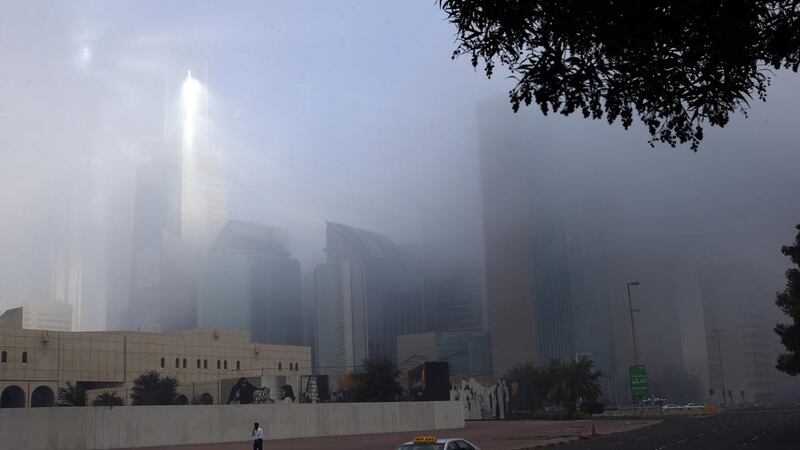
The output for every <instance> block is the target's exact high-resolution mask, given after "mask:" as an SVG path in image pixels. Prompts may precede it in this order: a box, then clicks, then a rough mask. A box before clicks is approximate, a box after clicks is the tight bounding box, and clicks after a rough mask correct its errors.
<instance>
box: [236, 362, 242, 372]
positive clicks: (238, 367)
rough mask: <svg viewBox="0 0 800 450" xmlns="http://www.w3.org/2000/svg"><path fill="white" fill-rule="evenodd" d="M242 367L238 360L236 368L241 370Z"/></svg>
mask: <svg viewBox="0 0 800 450" xmlns="http://www.w3.org/2000/svg"><path fill="white" fill-rule="evenodd" d="M240 368H241V367H240V366H239V361H236V370H239V369H240Z"/></svg>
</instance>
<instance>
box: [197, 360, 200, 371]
mask: <svg viewBox="0 0 800 450" xmlns="http://www.w3.org/2000/svg"><path fill="white" fill-rule="evenodd" d="M197 368H198V369H199V368H200V360H199V359H198V360H197Z"/></svg>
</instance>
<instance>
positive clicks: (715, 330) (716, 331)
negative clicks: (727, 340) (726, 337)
mask: <svg viewBox="0 0 800 450" xmlns="http://www.w3.org/2000/svg"><path fill="white" fill-rule="evenodd" d="M724 331H725V330H720V329H719V328H717V327H714V328H713V329H712V330H711V333H713V334H716V335H717V353H719V373H720V377H721V378H722V407H723V408H724V407H726V406H727V404H726V402H725V395H726V394H725V368H724V366H723V365H722V345H721V344H720V342H719V334H720V333H722V332H724Z"/></svg>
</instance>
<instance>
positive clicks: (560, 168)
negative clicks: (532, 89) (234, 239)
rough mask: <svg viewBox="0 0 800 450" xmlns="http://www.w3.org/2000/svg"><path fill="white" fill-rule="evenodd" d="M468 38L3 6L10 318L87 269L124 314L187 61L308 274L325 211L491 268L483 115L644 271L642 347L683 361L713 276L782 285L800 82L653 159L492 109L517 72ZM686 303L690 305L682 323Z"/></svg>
mask: <svg viewBox="0 0 800 450" xmlns="http://www.w3.org/2000/svg"><path fill="white" fill-rule="evenodd" d="M454 45H455V44H454V30H453V29H452V27H451V25H449V24H448V23H446V22H445V19H444V16H443V14H442V13H441V12H440V11H439V10H438V9H437V8H436V5H435V4H434V2H427V1H425V2H396V3H394V4H389V3H387V2H372V1H360V2H359V1H346V2H345V1H343V2H315V4H314V6H313V7H309V6H308V5H306V4H301V3H298V2H292V1H284V2H276V1H270V2H260V1H253V2H239V3H236V4H235V5H232V4H228V3H224V2H213V3H212V2H194V1H185V2H177V1H175V2H157V1H146V2H130V3H122V2H100V1H98V2H70V3H61V4H53V3H52V2H35V1H17V2H4V3H3V5H2V6H0V54H1V55H2V56H3V61H4V64H3V70H2V71H0V98H2V99H3V101H2V103H0V179H2V180H3V189H2V191H0V309H2V308H3V306H10V305H13V304H16V303H20V302H26V301H31V300H41V299H47V298H52V297H53V290H54V288H53V285H54V284H57V282H56V281H54V278H57V276H56V275H54V273H57V269H56V268H57V267H58V266H59V265H63V264H64V261H65V260H69V259H70V258H77V259H79V260H80V261H81V262H82V264H81V271H82V274H81V275H80V278H81V280H82V282H81V287H80V289H81V290H82V296H83V299H84V311H83V312H82V328H84V329H103V328H104V327H105V326H106V313H107V311H106V307H107V306H108V308H111V309H113V308H115V307H119V305H120V304H122V303H123V302H125V301H126V298H127V297H126V296H127V291H128V287H129V282H130V279H129V276H130V264H131V249H130V245H131V244H130V236H131V232H132V231H131V228H132V225H131V221H132V210H133V204H134V195H135V189H136V186H135V183H136V168H137V166H138V165H139V164H140V163H142V162H144V161H146V160H148V159H149V158H152V157H153V156H154V155H157V154H158V152H159V151H162V149H163V145H164V136H165V134H169V130H174V129H176V128H177V127H178V126H179V125H178V121H179V120H180V119H179V116H178V115H177V114H176V113H175V111H176V106H175V102H177V99H178V96H179V91H180V84H181V81H182V80H183V79H184V78H185V77H186V73H187V70H192V73H194V74H197V77H198V78H199V79H200V80H201V81H202V82H203V83H204V85H205V88H206V89H207V90H208V105H207V107H208V121H209V123H208V139H209V141H210V142H211V143H212V144H211V145H212V146H213V147H214V148H215V151H216V152H217V153H218V154H219V155H220V157H221V158H222V168H223V173H224V174H225V176H224V179H225V182H226V191H227V203H228V214H229V216H230V218H232V219H245V220H251V221H256V222H260V223H264V224H268V225H273V226H277V227H279V228H282V229H284V230H286V232H287V233H288V236H289V241H290V250H291V252H292V254H293V255H294V256H295V257H297V258H298V259H299V260H300V262H301V264H302V267H303V271H304V272H308V271H310V270H312V269H313V267H314V265H315V264H317V263H319V262H322V261H323V259H324V252H323V250H324V247H325V222H326V221H334V222H340V223H345V224H349V225H353V226H357V227H359V228H364V229H368V230H373V231H376V232H379V233H382V234H385V235H387V236H389V237H391V238H392V239H394V240H396V241H398V242H404V243H412V244H416V245H420V246H422V247H423V248H426V249H427V253H429V254H430V255H429V257H430V258H434V259H437V260H442V261H445V262H447V263H463V262H467V263H476V262H477V263H480V262H481V259H482V252H483V235H482V230H483V225H482V217H481V186H480V168H479V164H478V161H479V159H478V154H479V136H478V128H479V126H478V123H479V121H484V122H483V123H482V124H481V127H492V126H493V123H492V122H493V121H497V124H498V126H501V125H502V124H506V123H507V122H508V121H514V123H515V126H518V127H519V128H520V129H523V130H525V131H524V132H522V133H521V135H522V136H524V137H525V138H526V139H529V142H530V148H531V152H536V153H537V154H541V157H540V161H542V164H543V165H545V166H546V167H547V170H548V171H549V173H551V175H553V176H551V177H549V178H548V181H547V183H551V186H550V187H549V188H550V189H552V192H554V193H557V194H553V195H554V196H556V198H558V200H559V203H560V204H561V205H562V206H563V207H562V213H563V218H564V224H565V225H564V226H565V230H566V236H567V238H566V239H567V249H568V251H570V249H574V248H581V249H586V248H592V249H595V250H592V251H595V252H600V253H602V255H603V256H602V258H603V261H605V263H604V270H606V271H607V272H606V274H605V275H604V279H605V280H606V283H607V284H608V286H609V288H608V289H609V292H612V293H616V294H619V297H618V298H619V299H620V300H624V283H625V282H626V281H630V280H638V281H640V282H641V284H642V286H641V287H639V288H637V290H636V291H635V295H636V296H637V298H638V299H640V301H641V302H642V306H641V309H642V316H641V320H642V321H644V322H646V323H650V324H651V325H650V326H646V327H645V329H644V331H643V333H644V335H645V337H644V344H643V345H644V348H643V351H645V352H647V351H653V352H656V351H658V352H662V353H664V352H671V351H672V350H673V349H674V348H678V349H680V346H677V347H676V346H673V345H671V344H664V347H663V349H660V348H657V347H658V345H661V344H660V342H661V339H660V336H662V333H666V332H670V333H671V332H674V336H676V337H678V338H681V337H682V338H683V340H684V341H691V336H692V333H695V334H699V335H702V333H703V331H702V330H698V329H694V328H692V327H691V326H684V327H683V328H681V325H680V324H682V323H683V324H686V323H688V322H691V320H689V319H691V316H692V312H691V311H692V308H694V307H696V304H695V303H692V302H691V301H690V299H692V298H694V297H696V296H697V295H699V294H698V289H699V288H698V287H697V286H698V282H697V277H698V275H697V274H698V273H700V272H701V271H703V270H706V271H708V270H711V271H714V270H720V271H724V270H725V269H715V267H716V268H720V267H725V266H726V265H730V264H734V265H737V264H745V265H747V266H748V267H753V268H756V269H758V270H756V271H753V273H754V275H753V276H754V277H755V276H758V277H759V281H758V282H759V283H764V284H765V285H766V286H767V292H772V291H774V290H777V289H779V288H780V287H782V283H783V281H782V273H783V270H784V269H785V267H786V266H787V265H788V261H787V260H785V259H784V258H783V257H782V256H781V255H780V254H779V252H778V249H779V247H780V245H782V244H785V243H788V242H789V241H790V240H791V238H792V237H793V225H794V224H795V223H797V222H800V205H799V204H798V203H797V194H798V193H799V192H800V177H797V168H798V167H800V152H798V142H800V127H798V126H797V125H798V122H797V112H796V108H797V105H798V104H800V78H798V77H797V76H796V75H795V74H789V73H780V74H777V75H776V77H775V79H774V84H773V86H772V88H771V89H770V91H769V92H768V102H767V103H759V102H754V103H753V108H752V110H751V111H750V114H749V116H750V117H749V118H748V119H745V118H744V117H742V116H739V117H737V118H736V119H735V120H733V121H732V122H731V123H730V124H729V125H728V126H727V127H726V128H724V129H722V130H719V129H707V132H706V138H705V140H704V141H703V143H702V145H701V148H700V151H699V152H697V153H692V152H691V151H690V150H689V149H688V148H677V149H672V148H669V147H666V146H663V145H656V146H655V148H651V147H650V146H649V145H648V144H647V139H648V135H647V133H646V132H645V130H644V129H643V128H642V127H641V126H634V127H633V128H632V129H631V130H628V131H625V130H623V129H622V128H621V126H619V125H618V124H617V125H614V126H609V125H608V124H606V123H605V122H600V121H590V120H584V119H582V118H578V117H569V118H565V117H562V116H548V117H543V116H542V115H541V114H540V113H539V111H538V110H537V109H535V108H528V109H527V110H525V111H523V112H521V113H520V114H518V115H516V116H515V115H513V113H511V108H510V105H506V104H503V106H504V109H503V111H505V113H500V114H496V115H492V116H487V115H482V114H481V108H484V107H485V105H487V104H496V103H497V102H505V93H506V92H507V91H508V89H509V88H510V87H511V86H512V83H513V81H512V80H509V79H506V78H504V77H503V76H502V73H499V74H498V76H496V77H495V78H494V79H492V80H487V79H486V78H485V76H484V75H483V73H482V72H481V71H480V70H478V71H475V70H473V69H472V67H471V66H470V64H469V61H468V60H455V61H453V60H451V58H450V55H451V52H452V50H453V48H454ZM582 251H585V250H582ZM580 255H581V253H580V252H576V253H574V255H573V256H574V257H575V258H578V259H580ZM756 273H757V274H756ZM762 274H763V275H762ZM576 276H579V275H576ZM761 280H765V281H763V282H762V281H761ZM687 299H689V300H687ZM671 302H678V304H681V305H682V304H683V303H681V302H688V303H687V304H690V305H689V306H686V307H685V308H684V307H681V308H677V310H676V311H677V312H675V313H674V317H668V318H665V317H666V316H664V314H662V313H661V312H660V311H661V310H660V309H658V307H657V305H661V304H668V303H671ZM771 302H772V298H769V297H766V298H765V299H764V305H765V308H771V307H772V303H771ZM692 305H694V306H692ZM648 321H649V322H648ZM665 321H667V322H666V323H665ZM657 322H658V323H660V325H658V326H656V325H652V324H654V323H657ZM648 333H650V334H651V336H650V338H648V337H647V335H648ZM648 346H649V350H648ZM688 347H690V346H686V345H684V346H683V348H684V350H683V351H684V353H686V350H685V349H686V348H688ZM677 351H680V350H677ZM673 356H674V357H675V358H676V359H680V358H681V357H683V358H684V359H685V360H691V359H692V358H695V357H698V358H699V357H700V356H698V355H680V354H674V355H673Z"/></svg>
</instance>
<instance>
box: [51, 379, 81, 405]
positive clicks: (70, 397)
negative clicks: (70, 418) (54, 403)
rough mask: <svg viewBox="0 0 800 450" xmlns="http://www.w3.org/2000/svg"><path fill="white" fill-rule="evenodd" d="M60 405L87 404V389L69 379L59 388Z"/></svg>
mask: <svg viewBox="0 0 800 450" xmlns="http://www.w3.org/2000/svg"><path fill="white" fill-rule="evenodd" d="M58 406H86V389H84V388H82V387H80V386H78V385H77V384H72V382H70V381H67V382H66V383H64V387H62V388H59V389H58Z"/></svg>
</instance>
